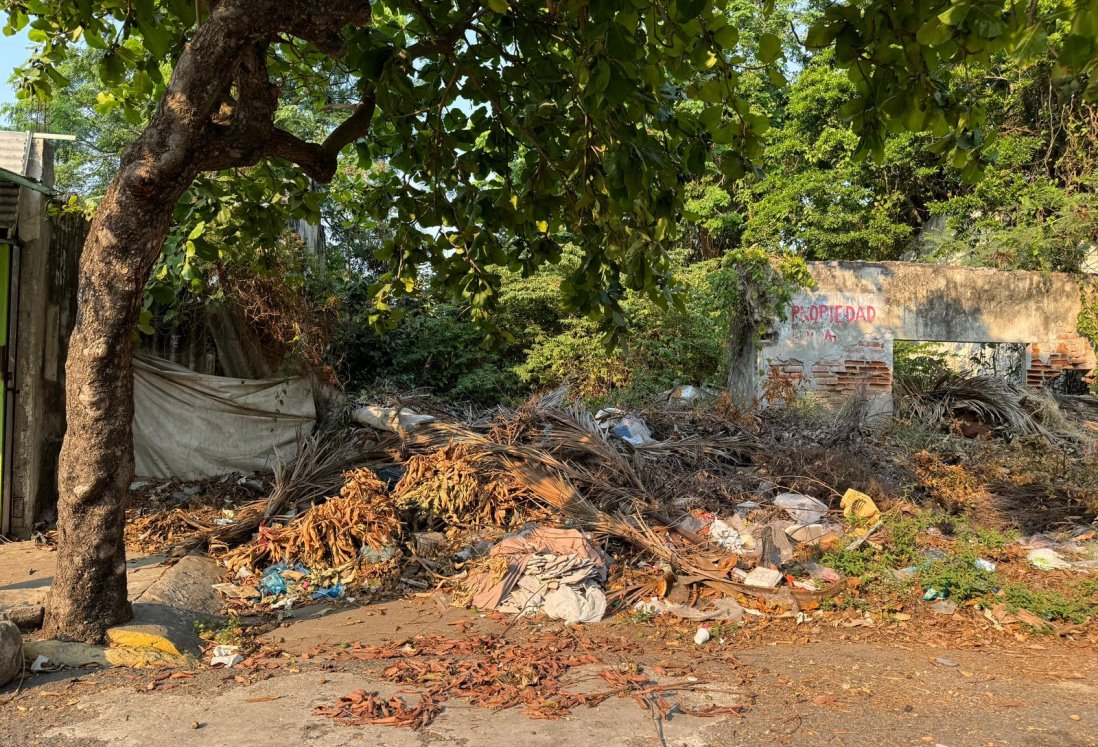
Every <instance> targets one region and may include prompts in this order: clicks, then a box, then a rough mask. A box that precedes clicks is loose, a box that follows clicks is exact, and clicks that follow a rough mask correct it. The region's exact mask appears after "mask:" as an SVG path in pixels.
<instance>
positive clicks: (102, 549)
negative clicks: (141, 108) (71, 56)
mask: <svg viewBox="0 0 1098 747" xmlns="http://www.w3.org/2000/svg"><path fill="white" fill-rule="evenodd" d="M210 6H211V13H210V16H209V18H208V19H207V20H206V22H205V23H203V24H202V25H201V26H200V27H199V28H198V30H196V31H195V32H194V35H193V37H192V38H191V40H190V42H188V43H187V44H186V46H185V48H184V50H183V53H182V54H181V55H180V57H179V59H178V60H177V61H176V64H175V68H174V70H173V72H172V77H171V80H170V81H169V82H168V86H167V90H166V91H165V93H164V96H163V98H162V99H161V101H160V104H159V106H158V107H157V109H156V112H155V113H154V114H153V116H152V117H151V118H150V120H149V124H148V126H147V127H146V128H145V130H144V132H142V133H141V136H140V138H138V140H137V141H136V142H134V143H133V144H132V145H130V146H129V147H128V148H127V149H126V151H125V153H123V155H122V161H121V166H120V168H119V171H118V174H117V175H116V176H115V178H114V179H113V180H112V182H111V185H110V187H109V188H108V189H107V194H106V195H105V196H104V198H103V201H102V202H101V203H100V204H99V210H98V211H97V213H96V216H95V220H94V221H93V222H92V226H91V232H90V233H89V234H88V239H87V241H86V242H85V244H84V252H83V255H82V256H81V259H80V276H79V289H78V296H77V298H78V309H77V315H76V326H75V328H74V330H73V334H72V340H71V342H70V344H69V356H68V360H67V361H66V364H65V373H66V377H67V379H66V383H65V408H66V415H67V418H68V422H67V431H66V433H65V440H64V443H63V444H62V447H61V460H60V467H59V471H58V499H57V533H58V543H57V544H58V547H57V573H56V575H55V576H54V581H53V587H52V588H51V589H50V594H49V599H48V602H47V606H46V620H45V625H44V628H43V629H44V632H45V634H46V635H47V636H50V637H57V638H70V639H76V640H84V641H89V642H95V641H100V640H102V638H103V635H104V633H105V631H106V629H107V628H108V627H110V626H111V625H114V624H117V623H120V622H123V621H125V620H128V619H129V618H130V617H131V616H132V610H131V608H130V604H129V602H128V601H127V595H126V548H125V544H124V542H123V529H124V526H125V510H126V496H127V493H128V489H129V484H130V480H131V478H132V477H133V352H134V335H135V331H136V326H137V318H138V315H139V314H140V311H141V301H142V296H143V292H144V288H145V283H146V281H147V280H148V277H149V273H150V272H151V271H152V268H153V265H154V264H155V262H156V259H157V257H158V256H159V254H160V250H161V247H162V246H163V245H164V241H165V239H166V238H167V236H168V230H169V228H170V226H171V219H172V212H173V209H174V207H175V203H176V201H177V200H178V199H179V197H180V196H181V195H182V194H183V192H184V190H186V189H187V187H188V186H189V185H190V184H191V182H192V181H194V178H195V177H196V176H197V175H198V174H199V173H200V172H201V171H212V170H219V169H225V168H234V167H239V166H247V165H251V164H254V163H256V162H257V161H258V160H259V159H260V158H262V157H264V156H269V155H275V156H280V157H283V158H288V159H289V160H292V161H294V162H295V163H298V164H299V165H300V166H301V167H302V168H303V169H305V171H306V172H307V173H309V174H310V175H311V176H312V177H313V178H315V179H318V180H320V181H329V180H330V179H331V178H332V175H333V173H334V172H335V164H336V157H337V155H338V153H339V150H340V149H341V148H342V147H343V146H344V145H346V144H347V143H349V142H352V141H353V140H354V139H355V138H356V137H357V136H358V135H359V134H361V132H363V131H364V130H365V129H366V128H367V127H368V125H369V120H370V117H371V116H372V114H373V105H372V102H371V103H370V104H369V105H366V104H363V105H361V106H360V107H359V109H358V110H356V112H355V114H353V115H352V116H351V117H349V118H348V120H347V121H346V122H344V123H343V124H342V125H341V126H339V127H337V128H336V129H335V130H334V131H333V132H332V133H331V134H330V135H329V137H328V139H327V140H325V142H324V143H323V144H311V143H306V142H303V141H300V140H298V139H297V138H295V137H293V136H292V135H290V134H289V133H287V132H284V131H281V130H278V129H277V128H276V127H275V126H274V113H275V110H276V108H277V106H278V88H277V86H275V85H273V84H272V83H271V82H270V79H269V75H268V72H267V66H266V44H267V43H269V41H270V40H271V39H272V38H274V37H275V35H277V34H279V33H286V34H291V35H293V36H296V37H298V38H302V39H306V40H308V41H311V42H313V43H314V44H316V45H317V46H318V47H319V48H321V49H324V50H327V51H329V52H332V53H334V52H336V51H338V50H339V49H340V48H341V45H342V41H341V38H340V32H341V29H343V27H344V26H345V25H346V24H348V23H359V24H363V23H366V22H368V20H369V18H370V5H369V2H367V0H324V1H323V2H320V1H319V0H219V2H217V3H216V4H213V3H210ZM234 83H235V86H236V91H235V94H236V95H235V96H231V95H230V91H231V89H232V87H233V85H234ZM215 114H216V115H217V116H216V117H215ZM215 120H216V121H215Z"/></svg>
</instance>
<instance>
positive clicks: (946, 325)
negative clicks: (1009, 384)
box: [756, 262, 1095, 413]
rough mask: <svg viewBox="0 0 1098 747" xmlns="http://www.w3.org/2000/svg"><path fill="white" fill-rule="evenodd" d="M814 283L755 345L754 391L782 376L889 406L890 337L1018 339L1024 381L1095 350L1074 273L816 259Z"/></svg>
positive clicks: (765, 390)
mask: <svg viewBox="0 0 1098 747" xmlns="http://www.w3.org/2000/svg"><path fill="white" fill-rule="evenodd" d="M809 271H810V272H811V274H812V277H813V278H814V279H815V281H816V287H815V288H814V289H812V290H807V289H806V290H802V291H801V292H799V293H797V294H795V295H794V297H793V299H792V301H791V303H790V307H789V309H787V316H788V319H787V320H786V321H785V322H784V323H781V324H779V325H778V326H777V328H775V329H774V330H773V331H772V333H771V334H769V335H767V336H766V338H764V340H762V341H761V343H760V344H759V346H758V351H757V353H756V366H757V371H758V373H759V376H758V380H757V390H756V393H757V395H759V396H764V397H765V396H767V395H768V394H770V395H771V396H772V395H773V392H774V391H776V390H778V389H780V388H782V387H783V386H784V387H786V388H787V387H788V386H789V385H794V386H797V387H799V388H803V389H806V390H813V391H815V392H817V393H818V394H819V395H820V396H821V397H822V398H823V399H825V400H827V401H829V402H831V403H833V404H841V403H842V402H844V401H845V400H847V399H848V398H850V397H851V396H852V395H854V394H856V393H858V392H862V391H864V392H865V393H866V394H867V395H868V396H869V397H870V398H871V400H872V403H873V410H875V411H876V412H878V413H881V412H887V411H890V410H891V407H892V402H891V391H892V360H893V358H892V353H893V343H894V341H896V340H918V341H934V342H966V343H1024V344H1026V345H1028V346H1029V347H1028V354H1027V356H1026V369H1027V370H1026V381H1027V383H1029V384H1030V385H1031V386H1038V385H1041V384H1043V383H1045V382H1047V381H1049V380H1051V379H1055V378H1057V377H1058V376H1060V375H1061V374H1062V373H1063V372H1065V371H1077V372H1080V373H1082V374H1088V373H1089V372H1090V371H1092V370H1093V369H1094V368H1095V356H1094V350H1093V349H1092V347H1091V346H1090V344H1089V343H1088V342H1087V341H1086V340H1085V339H1084V338H1082V337H1081V336H1080V335H1079V334H1078V333H1077V332H1076V321H1077V318H1078V315H1079V311H1080V309H1081V306H1082V302H1081V296H1080V287H1079V282H1080V281H1079V278H1078V277H1076V276H1073V275H1065V274H1057V273H1037V272H1013V271H1002V270H990V269H976V268H967V267H958V266H950V265H932V264H924V263H915V262H881V263H866V262H818V263H810V265H809Z"/></svg>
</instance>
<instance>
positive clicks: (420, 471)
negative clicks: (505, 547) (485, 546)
mask: <svg viewBox="0 0 1098 747" xmlns="http://www.w3.org/2000/svg"><path fill="white" fill-rule="evenodd" d="M483 457H484V453H483V452H480V453H478V452H476V451H475V450H474V449H473V448H472V447H470V446H469V445H466V444H462V443H457V442H450V443H446V444H445V445H443V446H442V448H440V449H437V450H435V451H429V452H426V453H423V454H414V455H413V456H412V457H410V458H409V459H408V461H407V462H406V463H405V465H404V469H405V472H404V475H403V476H402V477H401V478H400V481H399V482H398V483H397V484H396V486H395V487H394V488H393V497H394V499H395V503H396V506H397V508H398V509H400V510H402V511H408V512H411V513H413V514H414V515H415V516H416V517H417V518H420V519H422V520H423V522H424V525H425V526H426V527H427V528H434V527H435V526H437V525H439V524H440V523H441V524H442V525H445V526H449V527H457V526H485V525H488V526H497V527H510V526H514V525H516V524H519V523H522V522H524V521H527V520H530V519H533V518H536V517H535V514H534V513H533V512H531V511H530V510H529V509H530V508H532V507H531V506H529V505H528V504H529V501H528V499H529V498H530V491H529V490H528V489H527V488H526V486H525V485H523V484H522V483H521V482H519V481H518V480H516V479H515V478H514V475H512V474H510V473H509V472H507V471H504V470H500V469H499V468H498V467H497V466H496V465H494V464H493V463H491V461H490V460H485V459H484V458H483Z"/></svg>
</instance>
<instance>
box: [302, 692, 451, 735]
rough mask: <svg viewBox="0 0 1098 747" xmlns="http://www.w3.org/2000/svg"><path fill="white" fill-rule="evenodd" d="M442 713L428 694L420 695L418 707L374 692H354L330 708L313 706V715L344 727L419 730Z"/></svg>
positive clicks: (395, 697) (400, 698)
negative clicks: (382, 727) (369, 726)
mask: <svg viewBox="0 0 1098 747" xmlns="http://www.w3.org/2000/svg"><path fill="white" fill-rule="evenodd" d="M441 711H442V708H440V707H439V705H438V703H436V702H435V700H434V699H433V698H432V697H431V696H430V695H420V696H419V705H417V706H416V707H415V708H409V707H408V704H407V703H406V702H405V701H404V698H402V697H400V696H399V695H394V696H392V697H391V698H389V699H388V700H384V699H382V698H380V697H378V694H377V693H376V692H373V693H369V692H366V691H365V690H358V691H357V692H353V693H351V694H350V695H344V696H343V697H341V698H339V700H337V701H336V702H335V704H333V705H330V706H317V707H316V708H315V709H314V710H313V713H314V714H315V715H317V716H327V717H329V718H331V719H334V720H335V721H337V722H338V723H341V724H344V725H346V726H361V725H363V724H377V725H381V726H407V727H409V728H411V729H417V730H418V729H422V728H423V727H424V726H426V725H427V724H429V723H431V722H432V721H434V720H435V716H437V715H438V714H439V713H440V712H441Z"/></svg>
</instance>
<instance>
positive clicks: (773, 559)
mask: <svg viewBox="0 0 1098 747" xmlns="http://www.w3.org/2000/svg"><path fill="white" fill-rule="evenodd" d="M374 409H375V410H376V412H374V415H376V417H373V418H371V419H370V420H369V422H370V423H371V424H372V425H371V426H370V430H369V433H370V434H371V435H370V436H369V437H368V438H369V439H370V440H371V447H370V449H369V450H368V454H369V457H368V461H367V464H366V465H364V466H359V467H358V468H357V469H355V470H351V471H347V472H345V473H344V475H343V480H344V482H343V486H342V488H341V489H340V491H339V493H340V495H339V496H334V497H330V498H327V499H326V500H319V501H316V500H315V499H314V502H312V503H310V504H307V505H304V504H302V503H301V502H300V501H297V502H289V503H284V504H283V505H286V506H287V507H288V508H289V509H290V512H289V513H288V514H283V515H273V516H267V518H263V519H259V520H258V521H257V517H258V516H259V514H260V509H261V507H260V506H259V502H256V504H254V505H252V504H249V505H248V506H246V507H245V508H244V510H242V511H241V512H240V513H241V514H243V515H242V516H241V518H240V521H239V525H238V526H223V525H222V526H217V527H215V528H213V529H211V530H210V532H209V544H210V547H211V551H212V552H213V553H214V554H215V555H219V556H220V560H221V562H222V563H223V564H224V565H225V566H226V567H227V568H228V569H229V570H230V571H231V572H232V573H233V574H234V576H233V581H232V583H231V584H222V585H220V590H221V591H222V593H223V594H224V595H225V596H226V597H227V598H229V600H231V601H230V602H229V604H230V606H234V605H235V606H237V607H239V606H241V605H249V606H252V607H254V608H259V609H264V608H266V609H280V610H287V609H289V608H292V607H293V606H294V605H297V604H305V603H309V602H310V601H312V600H324V599H340V598H348V597H354V596H356V595H361V594H378V593H384V592H387V591H395V590H397V589H398V588H400V587H403V588H411V589H415V590H426V589H429V588H431V587H439V588H442V589H443V590H445V592H446V593H448V594H449V595H450V596H451V598H452V600H454V601H455V603H459V604H464V605H468V606H473V607H476V608H480V609H493V610H498V611H500V612H503V613H506V614H513V615H517V616H527V615H532V614H537V613H542V614H546V615H548V616H549V617H554V618H558V619H562V620H565V621H567V622H570V623H576V622H593V621H597V620H600V619H602V617H603V616H604V615H605V614H606V613H607V611H608V609H626V608H632V607H636V608H637V609H647V610H650V611H655V610H658V611H659V612H667V613H672V614H676V615H679V616H680V617H683V618H686V619H731V617H732V616H735V615H736V614H738V612H737V610H739V609H740V604H741V602H744V603H748V604H751V603H749V602H747V600H748V599H754V600H756V602H755V604H759V605H762V606H766V607H769V608H779V609H785V610H793V611H797V610H801V609H811V608H814V607H815V606H818V605H819V603H820V602H821V601H822V600H823V599H826V598H828V597H830V596H833V595H835V594H837V593H838V592H840V591H842V589H843V588H845V587H844V585H843V584H842V583H841V582H840V579H839V578H838V576H837V574H835V573H834V571H831V570H830V569H826V568H824V569H820V568H818V567H815V566H814V564H813V563H812V562H811V561H812V560H813V559H815V558H817V557H818V556H819V555H820V553H821V552H823V551H826V550H827V549H829V548H831V547H834V546H835V545H836V544H837V543H838V542H839V541H840V539H841V538H843V537H844V535H845V534H846V532H847V530H848V529H849V530H850V531H854V532H856V531H858V527H857V526H855V524H856V523H857V522H853V523H852V521H851V519H850V517H847V518H844V519H842V520H840V521H839V522H838V523H836V522H833V521H830V520H829V518H828V517H829V515H830V509H829V506H828V505H827V504H826V503H823V502H821V501H819V500H817V499H816V498H813V497H811V496H807V495H802V494H799V493H791V492H786V493H779V494H777V495H776V496H766V497H764V496H762V495H759V494H758V493H757V492H756V491H752V490H750V488H749V487H748V486H749V485H750V484H751V479H754V478H747V479H745V477H744V475H745V474H749V473H751V471H752V466H751V465H752V459H753V456H754V451H755V449H756V448H757V444H756V441H755V439H754V438H752V436H751V435H750V434H749V433H748V432H747V431H746V430H745V429H744V428H743V427H742V426H741V425H740V424H738V423H737V422H735V421H733V420H731V419H729V418H725V417H722V416H720V415H718V414H717V413H715V412H712V411H699V410H693V409H689V408H681V404H680V406H679V407H678V408H677V409H676V407H672V406H664V407H662V408H660V409H658V410H655V411H652V412H650V413H625V412H623V411H620V410H603V411H600V412H598V413H597V414H595V415H592V414H591V413H590V412H588V411H587V410H586V409H585V408H583V407H582V406H580V405H579V404H576V403H570V402H568V401H567V400H566V398H565V395H564V392H563V391H558V392H554V393H552V394H550V395H547V396H545V397H542V398H537V399H534V400H532V401H530V402H528V403H527V404H526V405H525V406H523V407H521V408H519V409H518V410H515V411H506V410H502V409H500V410H497V411H495V412H493V413H490V414H489V415H488V416H485V417H482V418H479V419H474V420H471V421H466V422H457V421H456V420H454V419H445V418H433V419H425V418H414V417H412V415H414V413H411V412H410V411H408V410H407V408H404V409H402V410H401V411H400V413H401V415H400V417H396V415H393V416H392V417H389V414H388V413H386V411H385V410H384V409H383V408H374ZM405 423H408V424H410V425H409V427H410V429H405V425H404V424H405ZM379 426H380V427H382V428H384V429H386V430H377V428H378V427H379ZM359 434H361V431H359V432H358V433H354V434H350V435H347V434H345V435H343V436H342V437H343V438H348V439H358V440H360V441H361V440H362V436H361V435H359ZM312 448H313V451H316V452H318V453H319V452H321V451H323V450H324V449H325V448H327V447H323V446H321V445H315V444H314V446H313V447H312ZM328 450H329V451H331V452H332V453H339V454H346V453H347V450H346V449H342V448H329V449H328ZM320 461H322V460H317V459H314V462H318V463H319V462H320ZM325 464H326V463H325ZM319 469H320V467H317V468H316V469H315V470H314V472H315V471H316V470H319ZM324 469H325V471H326V473H328V472H330V471H331V470H330V468H328V467H326V466H325V467H324ZM282 473H283V474H284V475H285V474H291V475H298V476H299V478H300V479H302V480H309V479H311V477H310V476H311V475H312V474H313V472H310V471H309V470H306V469H303V468H300V467H298V466H296V465H290V466H287V467H284V468H283V469H282ZM733 486H741V487H740V488H739V489H738V490H735V489H733ZM274 492H275V493H278V494H280V495H286V494H305V493H303V492H302V491H301V490H298V489H296V488H294V487H293V486H292V485H288V484H287V482H286V480H285V479H282V480H279V479H276V484H275V491H274ZM859 495H860V494H859ZM737 497H738V498H748V500H739V501H738V502H736V503H731V500H733V499H735V498H737ZM270 500H272V499H269V502H270ZM859 500H860V501H861V502H862V503H868V504H869V505H872V499H870V498H869V497H868V496H861V497H860V498H859ZM844 505H845V504H844ZM874 510H875V507H874ZM267 514H270V511H269V510H268V511H266V512H265V514H264V515H265V516H266V515H267ZM858 521H862V520H861V519H859V520H858ZM250 522H256V528H255V531H254V532H253V533H252V534H251V536H247V535H244V536H243V537H242V539H244V541H243V542H241V543H239V544H237V545H236V546H235V547H231V546H230V544H231V543H230V542H227V541H225V538H226V537H234V536H236V537H241V535H242V530H243V528H244V527H246V526H248V524H249V523H250ZM863 523H864V521H863ZM865 528H868V527H863V529H865ZM672 596H673V598H672V599H668V598H669V597H672ZM736 600H739V601H736ZM364 698H365V696H364ZM362 703H366V704H367V706H368V707H367V706H363V705H362ZM362 703H358V704H355V705H357V706H359V708H358V710H359V711H361V710H362V709H363V708H366V710H367V711H368V712H369V714H373V715H369V717H370V718H374V717H375V716H376V717H379V718H382V717H385V718H387V717H388V716H382V715H379V714H383V713H388V711H387V710H386V708H381V707H380V706H377V704H376V703H375V702H374V701H370V700H369V699H364V700H363V701H362ZM375 706H376V707H375ZM378 709H380V710H378ZM390 710H391V709H390Z"/></svg>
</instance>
